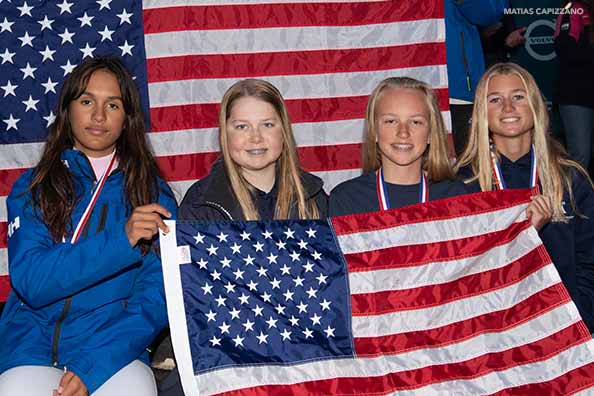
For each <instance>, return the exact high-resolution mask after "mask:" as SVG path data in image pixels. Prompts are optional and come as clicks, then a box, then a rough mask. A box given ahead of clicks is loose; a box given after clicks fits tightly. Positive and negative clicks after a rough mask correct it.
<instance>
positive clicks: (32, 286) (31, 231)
mask: <svg viewBox="0 0 594 396" xmlns="http://www.w3.org/2000/svg"><path fill="white" fill-rule="evenodd" d="M26 188H27V183H26V182H25V181H23V180H20V181H17V183H15V187H14V188H13V190H12V192H11V194H10V196H9V197H8V199H7V207H8V221H9V224H12V225H13V226H12V231H11V233H10V236H9V238H8V261H9V273H10V280H11V283H12V287H13V288H14V289H15V291H16V292H17V293H18V294H19V296H20V297H21V299H22V300H23V301H25V302H26V303H27V304H28V305H29V306H31V307H32V308H39V307H42V306H45V305H48V304H51V303H53V302H56V301H58V300H60V299H63V298H65V297H67V296H70V295H73V294H75V293H77V292H79V291H81V290H82V289H85V288H87V287H89V286H91V285H93V284H95V283H97V282H99V281H101V280H103V279H106V278H108V277H110V276H112V275H113V274H116V273H117V272H119V271H121V270H123V269H125V268H126V267H128V266H131V265H133V264H135V263H137V262H138V261H140V260H141V258H142V256H141V254H140V250H139V249H138V248H132V247H131V246H130V242H129V241H128V238H127V236H126V232H125V222H122V223H121V224H117V225H116V226H114V227H111V228H110V229H108V230H105V231H103V232H100V233H99V234H97V235H95V236H93V237H90V238H87V239H84V240H81V241H79V242H78V243H76V244H74V245H72V244H70V243H54V242H53V240H52V238H51V236H50V232H49V230H48V228H47V227H46V225H45V224H44V223H43V221H42V220H41V215H40V214H39V213H36V210H35V209H34V208H33V206H32V204H31V195H30V193H29V192H27V190H26Z"/></svg>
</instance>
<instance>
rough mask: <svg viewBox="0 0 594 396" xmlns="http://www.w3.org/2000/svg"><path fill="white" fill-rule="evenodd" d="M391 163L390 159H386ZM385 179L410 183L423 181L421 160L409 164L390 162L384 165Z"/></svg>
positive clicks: (386, 180)
mask: <svg viewBox="0 0 594 396" xmlns="http://www.w3.org/2000/svg"><path fill="white" fill-rule="evenodd" d="M384 163H389V161H384ZM382 171H383V174H384V181H385V182H386V183H391V184H400V185H410V184H417V183H420V182H421V161H416V162H414V163H412V164H410V165H407V166H400V165H395V164H392V163H390V164H388V165H387V166H383V167H382Z"/></svg>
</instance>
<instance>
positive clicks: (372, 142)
mask: <svg viewBox="0 0 594 396" xmlns="http://www.w3.org/2000/svg"><path fill="white" fill-rule="evenodd" d="M388 88H391V89H394V88H396V89H397V88H408V89H416V90H417V91H419V92H421V93H422V94H423V96H424V98H425V103H426V105H427V109H428V110H429V141H430V142H431V143H430V144H429V148H428V149H427V153H426V156H425V158H424V159H423V170H425V171H426V172H427V177H428V178H429V180H431V181H441V180H444V179H451V178H453V177H454V173H453V171H452V168H451V166H450V162H449V157H448V142H447V132H446V128H445V124H444V122H443V118H442V116H441V111H440V109H439V104H438V102H437V98H436V97H435V94H434V93H433V90H432V89H431V87H430V86H429V85H428V84H426V83H424V82H422V81H419V80H415V79H414V78H410V77H390V78H386V79H385V80H383V81H382V82H380V83H379V85H378V86H377V87H375V89H374V90H373V92H371V95H370V96H369V101H368V102H367V114H366V117H365V122H366V131H365V138H364V141H363V150H362V151H363V153H362V154H363V171H364V172H372V171H375V170H377V169H379V168H380V167H381V165H382V162H381V154H380V151H379V148H378V145H377V137H378V127H377V119H376V118H377V114H376V108H377V104H378V102H379V100H380V98H381V95H382V93H383V91H384V90H386V89H388Z"/></svg>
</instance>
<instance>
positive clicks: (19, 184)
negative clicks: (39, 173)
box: [7, 168, 34, 201]
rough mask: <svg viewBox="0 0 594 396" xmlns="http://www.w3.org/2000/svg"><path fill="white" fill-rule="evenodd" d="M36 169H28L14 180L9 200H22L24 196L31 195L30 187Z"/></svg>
mask: <svg viewBox="0 0 594 396" xmlns="http://www.w3.org/2000/svg"><path fill="white" fill-rule="evenodd" d="M33 172H34V169H33V168H32V169H28V170H27V171H26V172H25V173H23V174H22V175H21V176H19V178H18V179H17V180H16V181H15V182H14V184H13V185H12V188H11V189H10V194H9V195H8V197H7V201H15V200H22V199H23V197H25V196H29V194H28V193H27V192H28V189H29V185H31V180H32V179H33Z"/></svg>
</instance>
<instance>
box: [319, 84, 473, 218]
mask: <svg viewBox="0 0 594 396" xmlns="http://www.w3.org/2000/svg"><path fill="white" fill-rule="evenodd" d="M366 122H367V131H366V134H365V138H364V139H365V140H364V143H363V171H364V174H363V175H361V176H359V177H357V178H355V179H352V180H348V181H346V182H344V183H341V184H339V185H338V186H337V187H336V188H334V190H332V193H331V194H330V215H331V216H342V215H348V214H353V213H363V212H373V211H377V210H385V209H390V208H398V207H401V206H405V205H411V204H415V203H419V202H426V201H427V200H429V199H431V200H434V199H439V198H446V197H450V196H455V195H460V194H464V193H465V190H464V186H463V185H462V183H460V182H456V181H452V179H453V172H452V169H451V167H450V163H449V158H448V151H447V147H448V145H447V133H446V130H445V127H444V122H443V119H442V116H441V111H440V109H439V105H438V103H437V99H436V97H435V94H434V93H433V91H432V90H431V88H430V87H429V86H428V85H427V84H425V83H423V82H421V81H418V80H415V79H412V78H408V77H392V78H388V79H386V80H384V81H382V82H381V83H380V84H379V85H378V86H377V87H376V88H375V89H374V90H373V92H372V93H371V96H370V97H369V101H368V104H367V116H366Z"/></svg>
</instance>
